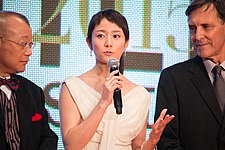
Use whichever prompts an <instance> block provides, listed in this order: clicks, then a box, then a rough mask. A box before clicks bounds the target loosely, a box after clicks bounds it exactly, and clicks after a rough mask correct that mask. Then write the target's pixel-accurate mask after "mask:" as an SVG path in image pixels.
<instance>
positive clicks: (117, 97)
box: [107, 58, 123, 115]
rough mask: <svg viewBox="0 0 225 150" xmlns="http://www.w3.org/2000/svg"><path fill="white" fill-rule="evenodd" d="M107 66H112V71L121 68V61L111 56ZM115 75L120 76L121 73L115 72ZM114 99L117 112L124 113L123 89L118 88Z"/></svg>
mask: <svg viewBox="0 0 225 150" xmlns="http://www.w3.org/2000/svg"><path fill="white" fill-rule="evenodd" d="M107 66H108V67H109V68H110V73H111V72H113V71H114V70H118V69H119V61H118V60H117V59H116V58H111V59H109V60H108V62H107ZM115 76H119V73H117V74H115ZM113 99H114V107H115V109H116V114H118V115H119V114H122V107H123V104H122V97H121V90H119V89H118V88H116V89H115V90H114V93H113Z"/></svg>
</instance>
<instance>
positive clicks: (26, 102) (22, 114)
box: [17, 83, 32, 147]
mask: <svg viewBox="0 0 225 150" xmlns="http://www.w3.org/2000/svg"><path fill="white" fill-rule="evenodd" d="M23 84H24V83H23ZM22 86H23V85H22V84H21V83H20V85H19V89H18V91H17V109H18V116H19V125H20V138H21V146H22V147H24V146H25V144H26V143H24V142H25V141H26V140H27V134H28V130H29V128H30V123H31V117H32V114H31V113H32V111H31V107H30V106H31V101H30V99H29V97H27V95H28V94H27V93H28V91H26V88H24V87H22Z"/></svg>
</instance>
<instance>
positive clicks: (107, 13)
mask: <svg viewBox="0 0 225 150" xmlns="http://www.w3.org/2000/svg"><path fill="white" fill-rule="evenodd" d="M104 18H106V19H107V20H108V21H109V22H112V23H115V24H116V25H118V26H119V27H120V28H121V29H122V30H123V33H124V35H125V41H126V42H127V41H128V40H129V28H128V24H127V20H126V18H125V17H124V16H123V15H121V14H120V13H119V12H118V11H116V10H114V9H105V10H102V11H99V12H98V13H96V14H95V15H93V16H92V18H91V20H90V22H89V26H88V33H87V37H88V40H89V42H92V40H91V36H92V32H93V30H94V28H95V26H96V25H99V24H100V23H101V21H102V19H104Z"/></svg>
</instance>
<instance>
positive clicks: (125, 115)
mask: <svg viewBox="0 0 225 150" xmlns="http://www.w3.org/2000/svg"><path fill="white" fill-rule="evenodd" d="M65 83H66V85H67V86H68V89H69V91H70V93H71V95H72V97H73V99H74V101H75V102H76V104H77V106H78V108H79V111H80V113H81V117H82V119H83V120H85V119H86V118H87V117H88V115H89V114H90V113H91V111H92V110H93V109H94V107H95V106H96V104H97V103H98V101H99V99H100V98H101V95H100V94H99V93H98V92H97V91H95V89H93V88H92V87H90V86H89V85H88V84H86V83H85V82H84V81H82V80H81V79H79V78H77V77H75V76H72V77H68V78H67V79H65ZM122 101H123V108H122V111H123V112H122V114H121V115H117V114H116V111H115V109H114V105H113V103H112V104H111V105H110V106H109V107H108V109H107V110H106V112H105V114H104V116H103V118H102V121H101V122H100V124H99V126H98V129H97V131H96V133H95V134H94V136H93V137H92V139H91V141H90V142H89V143H88V144H87V146H86V147H85V148H84V149H83V150H131V141H132V140H133V139H134V138H135V137H136V136H137V135H138V133H139V132H140V131H141V129H142V127H143V126H144V123H145V120H146V117H147V115H148V111H149V106H150V93H149V92H148V91H147V90H146V89H145V88H143V87H141V86H136V87H134V88H133V89H132V90H130V91H129V92H128V93H127V94H126V95H124V96H123V97H122Z"/></svg>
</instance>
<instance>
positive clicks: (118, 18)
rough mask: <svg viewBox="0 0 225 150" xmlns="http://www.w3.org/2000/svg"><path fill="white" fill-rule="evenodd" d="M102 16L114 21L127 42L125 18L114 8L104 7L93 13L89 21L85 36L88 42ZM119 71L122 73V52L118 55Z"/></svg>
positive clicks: (127, 31)
mask: <svg viewBox="0 0 225 150" xmlns="http://www.w3.org/2000/svg"><path fill="white" fill-rule="evenodd" d="M104 18H106V19H107V20H108V21H109V22H112V23H115V24H116V25H117V26H119V27H120V28H121V29H122V30H123V33H124V35H125V41H126V42H127V41H128V40H129V38H130V36H129V27H128V23H127V20H126V18H125V17H124V16H123V15H121V14H120V13H119V12H118V11H116V10H114V9H105V10H102V11H100V12H98V13H96V14H95V15H93V16H92V18H91V20H90V22H89V26H88V33H87V37H88V41H89V42H90V43H91V42H92V39H91V37H92V32H93V30H94V28H95V26H96V25H99V24H100V23H101V21H102V19H104ZM119 71H120V73H121V74H123V71H124V54H122V56H121V57H120V67H119Z"/></svg>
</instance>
